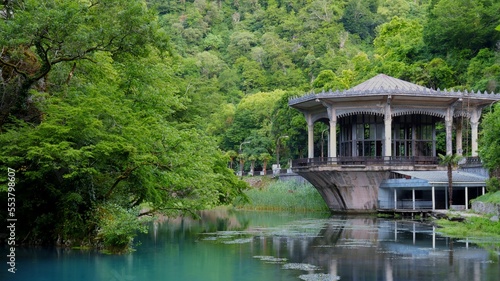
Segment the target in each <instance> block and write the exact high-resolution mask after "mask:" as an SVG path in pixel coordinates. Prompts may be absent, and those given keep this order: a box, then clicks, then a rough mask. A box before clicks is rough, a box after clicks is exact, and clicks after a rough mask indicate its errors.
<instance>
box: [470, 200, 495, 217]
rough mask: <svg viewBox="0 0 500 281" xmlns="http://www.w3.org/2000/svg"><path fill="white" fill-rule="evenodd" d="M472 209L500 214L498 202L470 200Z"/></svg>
mask: <svg viewBox="0 0 500 281" xmlns="http://www.w3.org/2000/svg"><path fill="white" fill-rule="evenodd" d="M472 210H474V211H475V212H477V213H483V214H491V215H495V216H500V204H495V203H485V202H480V201H475V202H472Z"/></svg>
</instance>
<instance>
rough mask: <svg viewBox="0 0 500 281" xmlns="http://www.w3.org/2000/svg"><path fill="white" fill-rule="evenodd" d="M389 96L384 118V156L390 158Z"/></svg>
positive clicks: (390, 125) (390, 118)
mask: <svg viewBox="0 0 500 281" xmlns="http://www.w3.org/2000/svg"><path fill="white" fill-rule="evenodd" d="M389 99H390V96H389V98H388V101H387V104H386V106H385V113H384V114H385V117H384V156H389V157H390V156H392V116H391V104H390V101H389Z"/></svg>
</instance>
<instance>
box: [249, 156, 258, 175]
mask: <svg viewBox="0 0 500 281" xmlns="http://www.w3.org/2000/svg"><path fill="white" fill-rule="evenodd" d="M248 160H249V161H251V164H250V173H251V174H252V176H253V175H254V174H253V172H254V169H255V160H257V156H255V155H250V156H248Z"/></svg>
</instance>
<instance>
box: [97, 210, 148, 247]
mask: <svg viewBox="0 0 500 281" xmlns="http://www.w3.org/2000/svg"><path fill="white" fill-rule="evenodd" d="M138 215H139V210H138V208H134V209H128V210H127V209H124V208H123V207H121V206H119V205H116V204H104V205H102V206H99V207H98V208H97V210H96V216H97V220H98V222H97V225H98V230H97V240H98V241H99V243H102V247H103V250H104V251H106V252H109V253H113V254H116V253H124V252H127V251H130V250H131V246H132V242H133V239H134V237H135V236H136V235H137V233H139V232H142V233H146V232H147V227H146V225H145V224H144V222H145V221H144V220H142V221H140V220H138V219H137V216H138Z"/></svg>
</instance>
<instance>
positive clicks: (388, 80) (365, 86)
mask: <svg viewBox="0 0 500 281" xmlns="http://www.w3.org/2000/svg"><path fill="white" fill-rule="evenodd" d="M380 89H385V90H424V89H427V90H430V89H428V88H425V87H423V86H420V85H417V84H413V83H410V82H407V81H404V80H401V79H397V78H394V77H391V76H387V75H385V74H379V75H377V76H375V77H372V78H371V79H368V80H366V81H365V82H363V83H361V84H359V85H357V86H354V87H353V88H351V89H349V91H373V90H380Z"/></svg>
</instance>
